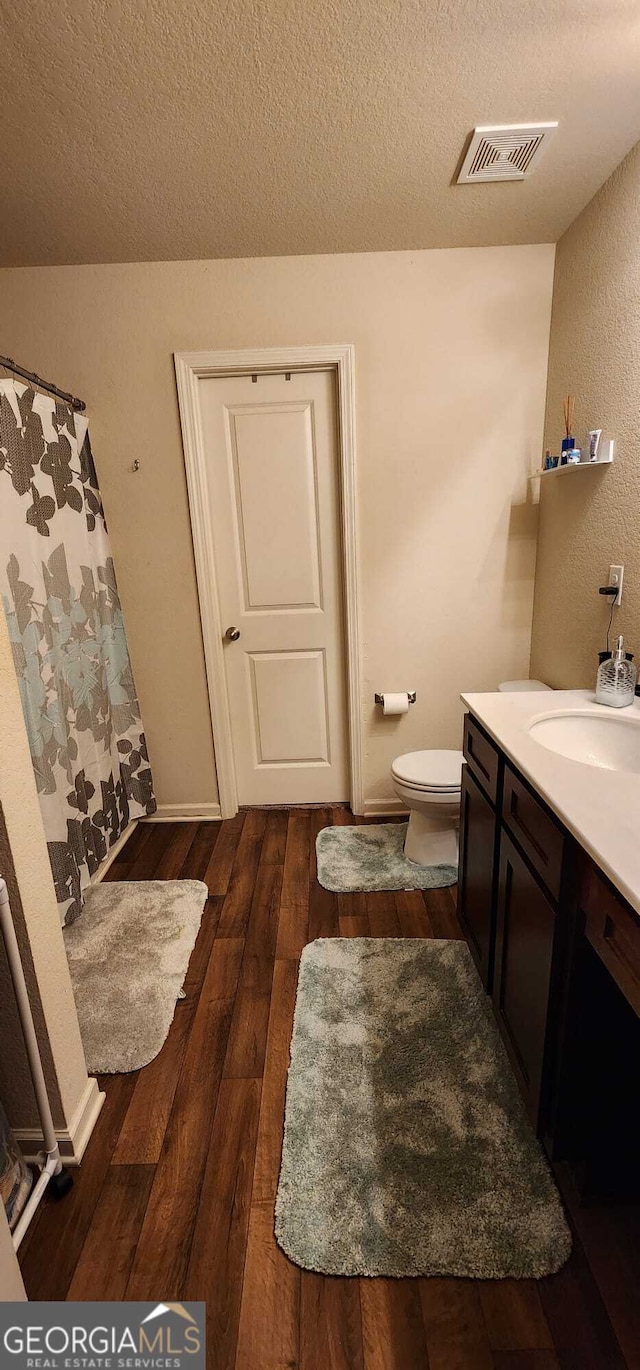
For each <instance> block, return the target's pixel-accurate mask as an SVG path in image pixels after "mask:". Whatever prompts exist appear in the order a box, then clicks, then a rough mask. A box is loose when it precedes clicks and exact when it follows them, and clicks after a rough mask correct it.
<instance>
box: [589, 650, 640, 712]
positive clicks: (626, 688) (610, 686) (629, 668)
mask: <svg viewBox="0 0 640 1370" xmlns="http://www.w3.org/2000/svg"><path fill="white" fill-rule="evenodd" d="M637 677H638V672H637V670H636V668H635V666H634V664H633V662H632V661H628V660H627V657H626V655H625V650H624V638H622V637H619V638H618V642H617V646H616V649H615V651H614V652H613V653H612V655H611V656H610V657H606V658H605V660H604V661H601V663H600V665H599V667H598V676H597V680H596V704H609V705H610V707H611V708H612V709H624V708H626V706H627V705H628V704H633V701H634V697H635V688H636V680H637Z"/></svg>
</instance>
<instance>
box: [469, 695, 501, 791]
mask: <svg viewBox="0 0 640 1370" xmlns="http://www.w3.org/2000/svg"><path fill="white" fill-rule="evenodd" d="M462 750H463V752H464V755H465V757H466V759H467V762H468V764H469V766H470V767H471V770H472V771H473V774H474V775H475V778H476V780H478V781H479V783H480V784H481V785H482V788H483V790H484V791H485V793H486V794H488V796H489V799H492V800H493V802H494V804H495V802H496V800H497V797H498V771H499V767H500V753H499V752H498V749H497V747H494V745H493V742H490V740H489V738H488V737H487V735H486V733H483V731H482V729H481V727H480V726H479V724H478V723H476V720H475V718H472V716H471V714H465V719H464V740H463V743H462Z"/></svg>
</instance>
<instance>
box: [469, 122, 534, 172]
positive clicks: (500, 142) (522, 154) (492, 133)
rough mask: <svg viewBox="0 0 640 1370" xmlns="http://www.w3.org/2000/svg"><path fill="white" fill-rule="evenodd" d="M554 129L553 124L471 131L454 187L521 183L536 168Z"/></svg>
mask: <svg viewBox="0 0 640 1370" xmlns="http://www.w3.org/2000/svg"><path fill="white" fill-rule="evenodd" d="M557 127H558V125H557V123H553V124H494V125H492V126H486V127H484V128H476V129H474V131H473V134H472V136H471V142H470V143H469V147H468V148H467V154H466V157H465V159H464V162H463V163H462V166H461V168H460V174H459V176H458V184H459V185H460V184H463V185H464V184H469V183H470V182H474V181H523V180H524V178H525V176H530V175H531V172H532V171H533V170H534V169H535V167H536V166H537V165H538V162H539V161H540V158H541V157H542V154H543V152H544V150H545V148H546V146H547V143H548V142H549V139H550V138H551V135H552V134H553V132H554V130H555V129H556V128H557Z"/></svg>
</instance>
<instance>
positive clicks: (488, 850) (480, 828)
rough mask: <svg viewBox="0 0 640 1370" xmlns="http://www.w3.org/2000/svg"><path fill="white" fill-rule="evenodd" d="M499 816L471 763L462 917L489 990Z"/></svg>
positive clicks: (465, 791)
mask: <svg viewBox="0 0 640 1370" xmlns="http://www.w3.org/2000/svg"><path fill="white" fill-rule="evenodd" d="M497 854H498V818H497V816H496V811H495V809H494V807H493V805H492V804H491V803H490V802H489V800H488V799H487V797H486V795H485V794H484V792H483V791H482V790H481V788H480V786H479V784H478V782H477V780H476V779H475V778H474V775H473V773H472V771H471V769H470V767H469V766H468V765H466V766H464V767H463V771H462V806H461V810H460V866H459V871H458V918H459V921H460V924H461V926H462V930H463V932H464V934H465V937H466V939H467V943H468V946H469V950H470V952H471V955H472V956H473V959H474V961H475V963H476V966H477V967H478V971H479V973H480V978H481V980H482V983H483V985H484V987H485V989H486V990H487V992H488V993H491V988H492V980H493V949H494V938H495V906H496V897H495V896H496V876H497Z"/></svg>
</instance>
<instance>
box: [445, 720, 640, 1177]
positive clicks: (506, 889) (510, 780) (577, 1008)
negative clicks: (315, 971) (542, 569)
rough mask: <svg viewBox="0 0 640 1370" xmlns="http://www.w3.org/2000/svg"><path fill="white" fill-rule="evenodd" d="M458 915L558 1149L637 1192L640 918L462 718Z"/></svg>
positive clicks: (542, 1132)
mask: <svg viewBox="0 0 640 1370" xmlns="http://www.w3.org/2000/svg"><path fill="white" fill-rule="evenodd" d="M463 750H464V754H465V757H466V760H467V764H466V766H465V767H464V772H463V778H462V807H461V813H460V863H459V888H458V917H459V920H460V924H461V926H462V930H463V932H464V934H465V937H466V939H467V943H468V946H469V950H470V952H471V955H472V956H473V958H474V961H475V963H476V965H477V967H478V971H479V973H480V976H481V978H482V983H483V985H484V986H485V989H487V991H488V992H489V993H490V994H491V996H492V1001H493V1011H494V1015H495V1018H496V1021H497V1023H498V1026H499V1029H500V1033H501V1035H502V1038H503V1041H504V1044H505V1047H506V1050H507V1052H508V1055H509V1058H510V1060H511V1064H512V1066H513V1070H514V1073H515V1076H516V1079H517V1080H518V1084H519V1086H520V1091H521V1093H522V1095H523V1098H524V1101H525V1104H526V1107H527V1110H528V1112H529V1116H530V1118H531V1121H532V1123H533V1125H534V1127H535V1129H536V1131H537V1133H538V1136H539V1137H540V1138H541V1140H542V1141H543V1142H544V1145H545V1147H546V1150H547V1152H548V1154H549V1156H550V1157H551V1158H552V1159H554V1160H556V1159H558V1160H565V1161H567V1162H568V1163H569V1166H570V1169H571V1172H572V1174H573V1177H574V1181H575V1182H576V1184H577V1185H578V1188H579V1189H580V1191H581V1192H582V1193H583V1194H585V1195H586V1194H589V1195H598V1194H599V1195H603V1194H624V1195H625V1196H626V1197H629V1195H631V1194H634V1195H635V1194H637V1193H638V1192H639V1191H640V1170H639V1168H638V1164H637V1158H638V1155H640V1092H639V1091H638V1083H637V1082H638V1078H639V1072H640V915H638V913H637V912H636V911H635V909H633V908H631V907H630V906H629V904H627V903H626V901H625V900H624V899H623V898H622V896H621V895H620V893H619V892H618V891H617V890H616V889H615V888H614V886H613V885H612V884H611V882H610V881H609V880H608V879H607V878H606V877H605V876H604V875H603V873H602V871H601V870H599V869H598V868H597V867H596V866H595V865H594V863H593V861H592V860H591V858H590V857H589V856H588V855H587V853H586V852H585V851H584V850H583V849H582V848H581V847H580V845H579V844H578V843H577V842H576V840H575V839H574V838H573V837H572V836H571V834H570V833H569V832H568V831H567V829H566V828H565V827H564V825H563V824H562V823H561V822H560V820H559V819H558V818H557V816H556V815H555V814H554V813H553V812H552V810H551V809H550V808H549V807H548V805H547V804H546V803H545V802H544V800H543V799H542V798H541V796H540V795H539V794H538V793H537V791H536V790H535V789H534V788H533V787H532V786H531V785H530V784H529V782H528V781H527V780H526V779H525V778H524V776H523V775H521V774H520V772H519V771H517V770H516V769H515V767H514V766H513V764H512V763H511V761H510V760H509V758H507V757H506V756H505V754H504V753H503V752H502V751H501V750H500V748H499V747H498V746H497V745H496V743H495V742H494V740H493V738H491V737H490V736H489V734H488V733H487V732H486V731H485V730H484V729H483V727H482V725H481V724H480V723H478V722H477V720H476V719H475V718H473V717H471V716H470V715H467V716H466V718H465V725H464V741H463Z"/></svg>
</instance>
